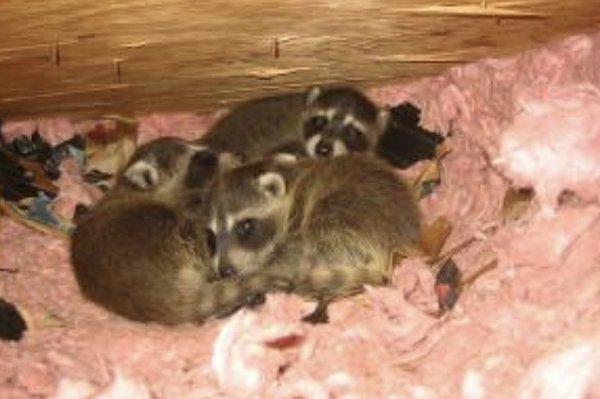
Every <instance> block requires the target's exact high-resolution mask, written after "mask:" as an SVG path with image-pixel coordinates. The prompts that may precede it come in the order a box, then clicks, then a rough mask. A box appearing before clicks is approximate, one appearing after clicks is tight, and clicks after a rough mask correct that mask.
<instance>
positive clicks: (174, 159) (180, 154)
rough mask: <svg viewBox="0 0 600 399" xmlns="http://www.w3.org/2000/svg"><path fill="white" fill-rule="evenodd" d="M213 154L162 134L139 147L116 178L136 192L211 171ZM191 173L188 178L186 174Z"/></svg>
mask: <svg viewBox="0 0 600 399" xmlns="http://www.w3.org/2000/svg"><path fill="white" fill-rule="evenodd" d="M217 164H218V160H217V155H216V154H215V153H213V152H212V151H210V150H208V149H207V148H206V147H203V146H197V145H193V144H190V143H188V142H186V141H185V140H183V139H180V138H176V137H163V138H160V139H157V140H153V141H151V142H149V143H146V144H144V145H142V146H141V147H139V148H138V149H137V150H136V152H135V153H134V154H133V156H132V157H131V160H130V161H129V164H128V165H127V167H126V168H125V171H124V172H123V173H122V175H121V177H120V181H119V182H120V183H122V184H124V185H127V186H128V187H130V188H132V189H134V190H139V191H155V190H158V189H161V188H164V187H165V186H170V185H171V183H173V182H174V181H175V180H177V181H180V180H182V179H183V180H185V181H186V183H187V180H190V183H191V182H192V181H193V180H194V178H195V176H196V175H198V170H200V169H202V170H204V171H205V172H207V173H209V172H210V173H211V174H212V173H213V172H214V170H215V169H216V167H217ZM190 174H191V175H194V176H191V177H189V178H188V175H190Z"/></svg>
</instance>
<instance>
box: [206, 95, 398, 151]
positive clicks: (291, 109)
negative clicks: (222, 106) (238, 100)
mask: <svg viewBox="0 0 600 399" xmlns="http://www.w3.org/2000/svg"><path fill="white" fill-rule="evenodd" d="M387 119H388V111H387V110H380V109H378V108H377V106H376V105H375V104H374V103H373V102H372V101H371V100H369V99H368V98H367V97H366V96H365V95H364V94H362V93H361V92H360V91H358V90H356V89H354V88H351V87H330V88H319V87H314V88H312V89H310V90H308V91H302V92H296V93H288V94H282V95H277V96H272V97H264V98H258V99H254V100H251V101H248V102H245V103H242V104H240V105H238V106H237V107H234V108H233V109H232V110H231V111H230V112H229V113H228V114H227V115H225V116H224V117H223V118H222V119H220V120H219V121H218V122H217V123H216V124H215V126H214V127H213V128H212V129H211V130H210V131H209V132H208V133H207V134H206V135H205V136H204V137H202V138H201V139H199V140H198V143H200V144H204V145H206V146H208V147H210V148H212V149H214V150H216V151H227V152H231V153H236V154H238V155H240V156H241V157H242V158H244V160H245V161H246V162H254V161H258V160H260V159H262V158H264V157H266V156H269V155H272V154H274V153H280V152H285V153H291V154H293V155H296V156H310V157H314V158H329V157H333V156H338V155H342V154H345V153H348V152H370V151H373V150H374V149H375V145H376V143H377V140H378V138H379V136H380V135H381V134H382V133H383V131H384V130H385V128H386V126H387Z"/></svg>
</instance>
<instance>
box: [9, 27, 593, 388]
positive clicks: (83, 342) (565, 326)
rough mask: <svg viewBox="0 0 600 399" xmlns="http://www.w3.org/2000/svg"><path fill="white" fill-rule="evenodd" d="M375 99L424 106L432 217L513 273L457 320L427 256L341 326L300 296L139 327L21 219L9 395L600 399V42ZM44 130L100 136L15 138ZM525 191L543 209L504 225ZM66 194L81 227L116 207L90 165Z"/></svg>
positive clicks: (57, 123)
mask: <svg viewBox="0 0 600 399" xmlns="http://www.w3.org/2000/svg"><path fill="white" fill-rule="evenodd" d="M370 94H371V95H372V96H373V98H374V99H376V100H377V101H379V102H380V103H382V104H383V103H394V104H395V103H398V102H401V101H406V100H409V101H412V102H414V103H415V104H416V105H418V106H419V107H420V108H421V109H422V110H423V121H422V123H423V125H424V126H425V127H427V128H430V129H432V130H436V131H441V132H443V133H444V134H447V135H448V136H449V139H448V143H449V145H450V147H451V148H452V152H451V153H450V154H449V155H447V156H446V158H444V161H443V167H442V184H441V186H440V187H439V188H438V189H437V190H436V191H435V192H434V193H433V194H432V195H431V196H430V197H428V198H427V199H425V200H423V201H422V206H423V209H424V211H425V212H426V214H427V215H428V217H430V218H433V217H435V216H439V215H445V216H447V217H448V218H449V220H450V221H451V222H452V224H453V228H454V230H453V232H452V235H451V236H450V238H449V242H448V243H447V247H451V246H453V245H454V244H457V243H459V242H461V241H463V240H465V239H467V238H469V237H472V236H476V237H478V238H479V240H478V241H477V242H475V243H474V244H472V245H471V246H469V247H468V248H466V249H464V250H463V251H461V252H460V253H459V254H458V255H456V256H455V261H456V263H457V265H458V266H459V268H460V269H461V270H462V271H463V274H464V275H466V276H467V277H468V276H469V275H471V274H472V273H475V272H476V271H477V270H479V269H481V268H482V267H483V266H484V265H489V264H492V265H493V264H495V265H496V267H495V268H493V269H491V270H490V271H488V272H486V273H484V274H482V275H481V276H480V277H478V278H477V279H475V280H474V282H473V283H472V284H470V285H469V286H468V287H466V288H465V290H464V291H463V293H462V296H461V298H460V300H459V302H458V304H457V307H456V308H455V309H454V310H453V311H452V312H451V313H449V314H447V315H446V316H444V317H442V318H435V317H433V316H431V313H432V312H431V311H432V310H435V309H436V306H437V303H436V298H435V295H434V292H433V276H432V275H431V273H430V272H429V271H428V270H427V269H425V268H424V266H423V265H422V264H421V263H420V262H419V261H416V260H412V261H409V262H404V263H403V264H402V265H401V267H398V268H397V272H396V276H395V282H394V286H393V287H389V288H370V289H368V291H367V293H366V294H364V295H361V296H357V297H355V298H350V299H346V300H343V301H340V302H338V303H336V304H334V305H333V306H331V309H330V318H331V322H330V323H329V324H326V325H319V326H311V325H307V324H303V323H301V322H299V319H300V317H301V316H302V315H304V314H305V313H306V312H307V311H309V310H310V309H311V307H312V304H310V303H307V302H304V301H302V300H300V299H298V298H296V297H292V296H286V295H270V296H269V297H268V300H267V303H266V304H265V305H264V307H262V308H261V309H259V310H243V311H240V312H238V313H236V314H235V315H234V316H232V317H230V318H229V319H226V320H223V321H217V322H210V323H208V324H206V325H204V326H192V325H185V326H180V327H177V328H166V327H160V326H156V325H142V324H137V323H133V322H129V321H126V320H123V319H121V318H119V317H117V316H113V315H111V314H108V313H107V312H105V311H103V310H102V309H99V308H98V307H96V306H94V305H92V304H90V303H87V302H86V301H84V300H83V299H82V297H81V295H80V294H79V292H78V290H77V286H76V284H75V281H74V278H73V276H72V273H71V270H70V267H69V263H68V247H67V245H66V243H65V242H64V241H62V240H60V239H55V238H52V237H50V236H48V235H43V234H40V233H37V232H34V231H32V230H30V229H28V228H26V227H22V226H21V225H19V224H17V223H15V222H13V221H11V220H10V219H8V218H2V219H0V264H1V265H2V267H3V268H12V269H16V270H18V272H17V273H4V274H2V277H1V278H0V294H1V296H2V297H4V298H5V299H7V300H9V301H11V302H14V303H16V304H17V305H18V306H19V307H20V309H21V310H22V311H23V312H24V313H25V314H26V317H27V318H28V321H29V324H30V329H29V330H28V332H27V334H26V336H25V338H24V339H23V340H22V341H20V342H18V343H4V342H3V343H0V398H6V399H9V398H10V399H13V398H14V399H18V398H46V397H49V398H56V399H58V398H60V399H83V398H103V399H109V398H110V399H116V398H126V399H147V398H167V399H171V398H181V399H185V398H188V399H192V398H193V399H202V398H282V399H283V398H288V399H292V398H298V399H299V398H310V399H321V398H323V399H325V398H336V399H351V398H352V399H358V398H389V399H392V398H398V399H400V398H414V399H430V398H431V399H434V398H464V399H484V398H490V399H492V398H519V399H533V398H540V399H541V398H543V399H550V398H561V399H584V398H585V399H591V398H600V260H599V259H600V245H599V244H598V243H599V242H600V223H599V221H600V203H599V201H598V196H599V194H600V34H597V35H592V36H576V37H571V38H568V39H566V40H564V41H562V42H559V43H554V44H551V45H549V46H546V47H544V48H540V49H535V50H532V51H529V52H526V53H524V54H521V55H519V56H517V57H514V58H508V59H500V60H498V59H494V60H483V61H480V62H477V63H474V64H469V65H465V66H459V67H456V68H452V69H450V70H449V71H448V72H447V73H446V74H444V75H442V76H439V77H435V78H429V79H425V80H422V81H419V82H416V83H414V84H410V85H403V86H387V87H383V88H379V89H375V90H372V91H371V92H370ZM140 120H141V133H142V137H141V140H142V141H147V140H149V139H151V138H154V137H157V136H160V135H166V134H180V135H182V136H185V137H193V136H196V135H197V134H198V132H201V131H203V130H204V129H205V128H206V127H207V126H208V125H209V123H210V122H211V120H212V119H211V117H198V116H194V115H189V114H178V115H172V114H171V115H151V116H145V117H141V118H140ZM35 124H38V125H39V127H40V130H41V133H42V134H43V135H44V136H45V137H47V138H53V139H54V140H58V141H60V140H59V139H62V138H68V137H70V136H71V135H72V134H73V133H74V132H76V131H82V130H83V129H84V127H83V126H82V124H81V123H79V124H77V123H72V122H69V121H68V120H66V119H56V120H44V121H35V122H12V123H7V124H6V125H5V130H6V132H7V133H8V134H22V133H29V132H31V130H32V128H33V126H34V125H35ZM418 166H419V165H417V166H416V167H418ZM64 167H65V168H66V169H68V168H69V165H68V164H65V166H64ZM71 169H72V168H71ZM511 183H514V184H517V185H521V186H532V187H533V188H534V189H535V193H536V199H535V201H534V204H533V206H532V207H531V208H530V210H529V211H528V212H527V213H526V214H525V215H524V216H523V217H522V218H521V219H519V220H517V221H514V222H510V223H507V224H500V221H501V219H500V210H501V206H502V200H503V197H504V193H505V191H506V189H507V187H509V185H510V184H511ZM61 188H62V194H61V208H60V209H61V212H64V213H66V214H68V213H69V212H72V209H73V203H74V201H76V200H79V201H88V202H89V201H92V200H93V199H94V198H97V193H94V192H92V191H91V189H90V188H89V187H87V186H84V185H83V184H82V182H81V180H80V178H79V177H78V174H77V171H75V170H67V171H66V173H63V177H62V181H61ZM494 225H496V228H495V229H490V226H494ZM0 273H2V272H0Z"/></svg>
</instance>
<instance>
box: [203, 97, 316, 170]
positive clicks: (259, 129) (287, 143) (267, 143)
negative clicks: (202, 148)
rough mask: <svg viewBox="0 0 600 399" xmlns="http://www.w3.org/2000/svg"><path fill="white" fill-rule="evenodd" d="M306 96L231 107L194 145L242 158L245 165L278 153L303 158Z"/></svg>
mask: <svg viewBox="0 0 600 399" xmlns="http://www.w3.org/2000/svg"><path fill="white" fill-rule="evenodd" d="M306 105H307V95H306V93H301V92H299V93H286V94H281V95H276V96H271V97H263V98H258V99H254V100H250V101H247V102H244V103H242V104H240V105H238V106H236V107H234V108H233V109H232V110H231V111H230V112H229V113H228V114H227V115H225V116H224V117H223V118H221V119H220V120H219V121H217V123H216V124H215V125H214V126H213V127H212V128H211V129H210V130H209V132H208V133H207V134H206V135H205V136H203V137H202V138H200V139H199V140H198V141H197V143H199V144H203V145H206V146H208V147H209V148H212V149H213V150H215V151H219V152H222V151H226V152H230V153H235V154H237V155H239V156H241V157H242V158H243V159H244V161H245V162H252V161H257V160H259V159H262V158H263V157H265V156H266V155H270V154H273V153H277V152H291V153H293V154H295V155H298V156H305V155H306V154H305V153H304V147H303V145H302V126H303V114H304V111H305V110H306Z"/></svg>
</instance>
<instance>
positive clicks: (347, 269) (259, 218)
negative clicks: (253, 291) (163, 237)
mask: <svg viewBox="0 0 600 399" xmlns="http://www.w3.org/2000/svg"><path fill="white" fill-rule="evenodd" d="M210 207H211V211H210V216H209V220H210V224H209V230H210V231H211V234H209V237H208V239H209V241H208V243H209V244H208V245H209V246H210V247H211V252H213V253H214V256H213V259H212V265H213V267H214V270H215V272H216V273H218V274H219V275H220V276H222V277H232V276H237V275H249V274H250V275H251V274H253V273H259V274H260V273H262V274H264V275H266V276H270V277H277V278H279V279H280V281H284V280H286V279H288V280H289V281H290V282H291V284H290V286H288V287H287V289H288V290H291V291H292V292H295V293H298V294H300V295H304V296H307V297H310V298H313V299H316V300H317V301H318V302H319V304H318V306H317V308H316V310H315V311H314V312H313V313H312V314H311V315H309V316H307V317H306V318H305V320H307V321H311V322H320V321H324V320H326V318H327V314H326V307H327V304H328V302H330V301H332V300H334V299H336V298H340V297H344V296H348V295H353V294H355V293H358V292H360V291H362V289H363V285H364V284H370V285H381V284H385V283H386V282H387V281H388V279H389V277H390V273H391V262H392V261H391V257H392V253H393V252H394V251H396V250H397V251H400V252H401V253H404V254H410V253H413V251H416V250H418V244H419V238H420V211H419V208H418V205H417V203H416V202H415V200H414V198H413V194H412V193H411V190H410V189H409V187H408V185H407V184H406V183H405V182H404V181H403V180H401V179H400V178H399V176H397V174H396V173H395V172H394V170H393V169H392V168H391V166H388V165H387V164H386V163H385V161H383V160H380V159H377V158H375V157H374V156H371V155H360V154H347V155H343V156H340V157H335V158H331V159H326V160H321V161H313V160H309V159H304V160H299V161H297V162H293V161H289V160H286V159H282V158H275V159H273V160H266V161H260V162H257V163H252V164H246V165H244V166H241V167H239V168H235V169H232V170H230V171H228V172H226V173H224V174H223V175H222V176H221V177H220V178H219V179H218V181H217V184H216V185H215V188H214V189H213V190H212V191H211V200H210ZM265 279H267V280H268V278H266V277H265ZM272 289H273V288H272ZM275 289H277V287H275Z"/></svg>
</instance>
